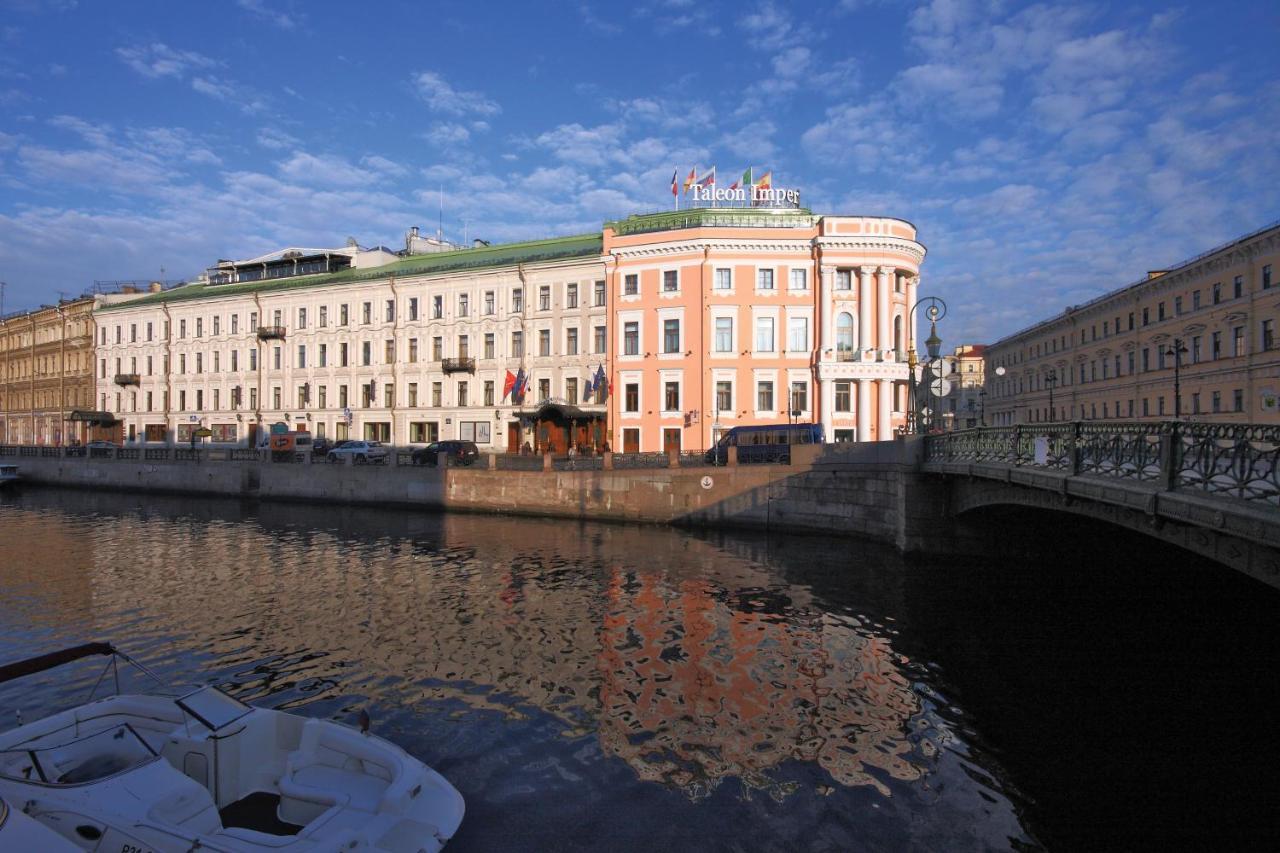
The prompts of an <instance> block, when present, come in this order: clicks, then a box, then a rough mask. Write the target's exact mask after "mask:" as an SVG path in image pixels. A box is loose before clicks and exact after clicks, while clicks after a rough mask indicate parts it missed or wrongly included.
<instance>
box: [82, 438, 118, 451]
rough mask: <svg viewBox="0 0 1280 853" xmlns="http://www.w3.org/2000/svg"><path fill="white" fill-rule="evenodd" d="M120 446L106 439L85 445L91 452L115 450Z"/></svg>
mask: <svg viewBox="0 0 1280 853" xmlns="http://www.w3.org/2000/svg"><path fill="white" fill-rule="evenodd" d="M119 446H120V445H118V444H116V443H115V442H114V441H106V440H104V439H98V440H97V441H90V442H88V443H87V444H85V447H87V448H89V449H90V450H114V449H116V448H118V447H119Z"/></svg>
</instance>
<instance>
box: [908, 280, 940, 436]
mask: <svg viewBox="0 0 1280 853" xmlns="http://www.w3.org/2000/svg"><path fill="white" fill-rule="evenodd" d="M921 305H924V306H925V310H924V313H925V316H926V317H928V318H929V337H928V339H926V340H925V342H924V343H925V348H926V351H927V353H928V355H929V361H930V362H932V361H936V360H937V358H938V353H939V351H940V350H941V347H942V339H941V338H939V337H938V321H939V320H941V319H942V318H944V317H946V316H947V303H945V302H943V301H942V300H941V299H939V298H938V297H936V296H926V297H924V298H923V299H921V300H919V301H918V302H916V304H915V305H912V306H911V310H910V311H909V312H907V324H908V326H909V328H910V330H911V341H912V346H911V349H910V350H909V351H908V352H907V383H908V390H907V396H908V397H909V400H908V401H907V402H908V407H907V432H908V434H915V433H918V432H919V430H920V417H919V412H918V409H917V404H916V366H917V365H918V364H919V361H918V359H917V356H916V348H915V338H916V336H915V328H916V327H915V316H916V309H917V308H919V307H920V306H921ZM931 384H932V383H931ZM929 393H930V397H931V398H932V394H933V391H932V389H930V391H929ZM932 416H933V414H932V408H931V409H930V417H931V418H932Z"/></svg>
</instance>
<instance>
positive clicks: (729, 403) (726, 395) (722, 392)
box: [716, 379, 733, 412]
mask: <svg viewBox="0 0 1280 853" xmlns="http://www.w3.org/2000/svg"><path fill="white" fill-rule="evenodd" d="M716 411H717V412H732V411H733V380H731V379H717V380H716Z"/></svg>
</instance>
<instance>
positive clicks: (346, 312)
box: [250, 305, 351, 326]
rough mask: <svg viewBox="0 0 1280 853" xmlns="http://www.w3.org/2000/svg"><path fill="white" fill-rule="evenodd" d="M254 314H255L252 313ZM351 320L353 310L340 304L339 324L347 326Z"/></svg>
mask: <svg viewBox="0 0 1280 853" xmlns="http://www.w3.org/2000/svg"><path fill="white" fill-rule="evenodd" d="M250 316H253V315H250ZM350 322H351V310H350V308H349V306H347V305H339V306H338V325H339V326H345V325H347V324H348V323H350Z"/></svg>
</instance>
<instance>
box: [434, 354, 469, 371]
mask: <svg viewBox="0 0 1280 853" xmlns="http://www.w3.org/2000/svg"><path fill="white" fill-rule="evenodd" d="M440 369H441V370H443V371H444V372H445V373H475V372H476V360H475V359H474V358H470V357H465V356H464V357H462V358H442V359H440Z"/></svg>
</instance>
